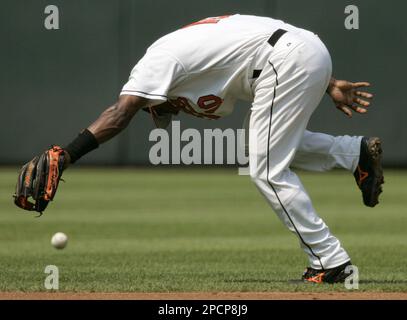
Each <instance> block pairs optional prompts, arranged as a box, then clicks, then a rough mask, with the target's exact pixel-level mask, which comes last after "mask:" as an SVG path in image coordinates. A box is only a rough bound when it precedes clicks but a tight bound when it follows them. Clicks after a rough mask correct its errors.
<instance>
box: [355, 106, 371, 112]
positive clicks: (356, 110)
mask: <svg viewBox="0 0 407 320" xmlns="http://www.w3.org/2000/svg"><path fill="white" fill-rule="evenodd" d="M351 108H352V110H353V111H355V112H357V113H366V112H367V110H366V109H365V108H362V107H359V106H351Z"/></svg>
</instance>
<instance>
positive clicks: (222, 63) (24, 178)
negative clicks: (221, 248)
mask: <svg viewBox="0 0 407 320" xmlns="http://www.w3.org/2000/svg"><path fill="white" fill-rule="evenodd" d="M368 86H369V83H367V82H358V83H352V82H348V81H343V80H335V79H334V78H333V77H332V63H331V58H330V55H329V52H328V50H327V48H326V47H325V46H324V44H323V43H322V41H321V40H320V39H319V38H318V36H317V35H315V34H314V33H312V32H309V31H307V30H304V29H300V28H297V27H295V26H292V25H289V24H286V23H284V22H283V21H279V20H274V19H271V18H266V17H258V16H248V15H239V14H236V15H230V16H220V17H212V18H207V19H204V20H202V21H199V22H196V23H193V24H190V25H188V26H186V27H184V28H182V29H179V30H177V31H175V32H172V33H170V34H168V35H166V36H164V37H162V38H161V39H159V40H157V41H156V42H154V43H153V44H152V45H151V46H150V47H149V48H148V50H147V52H146V54H145V55H144V57H143V58H142V59H141V60H140V61H139V62H138V63H137V65H136V66H135V67H134V69H133V70H132V72H131V74H130V78H129V81H128V82H127V83H126V84H125V85H124V87H123V89H122V91H121V93H120V96H119V98H118V101H117V103H116V104H114V105H113V106H111V107H109V108H107V109H106V110H105V111H104V112H103V113H102V114H101V115H100V117H99V118H98V119H97V120H96V121H95V122H94V123H92V124H91V125H90V126H89V127H88V128H87V129H85V130H83V131H82V132H81V133H80V134H79V136H78V137H77V138H76V139H75V140H74V141H72V142H71V143H70V144H69V145H68V146H66V147H65V148H61V147H58V146H54V147H53V148H51V149H50V150H48V151H47V152H45V153H44V154H43V155H42V156H40V157H36V158H35V159H33V160H32V161H31V162H30V163H28V164H27V165H26V166H24V167H23V170H22V172H21V174H20V178H19V182H18V184H17V190H16V196H15V202H16V204H17V205H18V206H20V207H22V208H24V209H28V210H36V211H39V212H42V211H43V210H44V209H45V207H46V205H47V204H48V202H49V201H50V200H52V198H53V196H54V194H55V191H56V188H57V186H58V181H59V179H60V177H61V174H62V171H63V170H64V169H65V168H66V167H67V166H68V165H69V164H72V163H75V162H76V161H77V160H78V159H79V158H80V157H82V156H83V155H85V154H86V153H88V152H90V151H92V150H93V149H96V148H97V147H98V146H99V145H100V144H102V143H104V142H106V141H108V140H110V139H111V138H113V137H114V136H116V135H117V134H118V133H119V132H120V131H122V130H123V129H124V128H126V126H127V125H128V124H129V122H130V121H131V120H132V118H133V117H134V115H135V114H136V113H137V112H138V111H139V110H141V109H143V110H146V111H148V112H150V113H151V114H152V117H153V119H154V121H155V122H156V125H157V126H158V127H161V128H165V127H166V126H167V125H168V124H169V123H170V121H171V117H172V116H173V115H176V114H177V113H178V112H180V111H183V112H186V113H188V114H190V115H193V116H197V117H201V118H204V119H219V118H221V117H224V116H226V115H228V114H230V113H231V112H232V111H233V107H234V104H235V102H236V101H237V100H245V101H250V102H251V103H252V107H251V110H250V112H251V115H250V120H249V128H250V129H251V130H250V137H249V163H250V175H251V178H252V180H253V181H254V183H255V185H256V186H257V188H258V189H259V190H260V192H261V193H262V194H263V195H264V197H265V199H266V200H267V201H268V203H269V204H270V206H271V207H272V208H273V210H274V211H275V212H276V214H277V215H278V217H279V218H280V219H281V221H282V222H283V223H284V224H285V225H286V226H287V228H288V229H289V230H290V231H292V232H293V233H295V234H296V235H297V236H298V239H299V242H300V245H301V247H302V249H303V250H304V251H305V253H306V254H307V255H308V258H309V264H310V265H309V268H307V270H306V271H305V273H304V274H303V276H302V279H303V280H304V281H309V282H317V283H322V282H327V283H336V282H343V281H344V280H345V278H346V277H347V276H348V274H346V272H345V268H346V267H347V266H348V265H350V264H351V262H350V257H349V255H348V254H347V252H346V251H345V249H344V248H343V247H342V245H341V243H340V242H339V240H338V239H337V238H336V237H335V236H334V235H333V234H332V233H331V232H330V230H329V229H328V227H327V225H326V224H325V223H324V221H323V220H322V219H321V218H320V217H319V216H318V214H317V212H316V211H315V209H314V207H313V205H312V202H311V199H310V197H309V195H308V194H307V192H306V191H305V189H304V187H303V185H302V184H301V181H300V179H299V178H298V176H297V175H296V174H295V173H294V172H293V171H291V169H290V168H292V167H297V168H301V169H304V170H309V171H328V170H331V169H333V168H343V169H345V170H348V171H350V172H351V173H353V174H354V176H355V178H356V182H357V184H358V186H359V188H360V189H361V191H362V195H363V201H364V203H365V205H367V206H370V207H374V206H375V205H376V204H377V203H378V197H379V194H380V193H381V192H382V188H381V185H382V183H383V182H384V181H383V172H382V166H381V154H382V149H381V143H380V140H379V139H378V138H369V137H351V136H338V137H334V136H330V135H327V134H323V133H315V132H310V131H307V130H306V128H307V124H308V121H309V119H310V117H311V115H312V113H313V112H314V110H315V109H316V107H317V106H318V104H319V103H320V101H321V99H322V97H323V96H324V94H325V93H327V94H328V95H330V96H331V98H332V100H333V102H334V104H335V106H336V108H338V109H339V110H341V111H342V112H344V113H345V114H346V115H347V116H348V117H351V116H352V113H353V112H356V113H361V114H363V113H366V112H367V109H366V108H367V107H368V106H369V105H370V102H369V100H370V99H371V98H372V97H373V96H372V94H370V93H367V92H365V91H363V88H365V87H368ZM252 164H255V165H252ZM38 177H39V178H38ZM29 196H31V197H32V198H33V199H34V200H35V203H31V202H29V201H28V197H29Z"/></svg>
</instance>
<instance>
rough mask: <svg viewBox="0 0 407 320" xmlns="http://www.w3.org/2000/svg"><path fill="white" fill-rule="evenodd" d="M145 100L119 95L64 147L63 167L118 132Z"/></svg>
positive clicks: (143, 104)
mask: <svg viewBox="0 0 407 320" xmlns="http://www.w3.org/2000/svg"><path fill="white" fill-rule="evenodd" d="M147 102H148V99H145V98H142V97H138V96H131V95H122V96H120V97H119V100H118V101H117V103H115V104H114V105H113V106H111V107H109V108H107V109H106V110H105V111H104V112H103V113H102V114H101V115H100V116H99V118H98V119H97V120H96V121H95V122H93V123H92V124H91V125H90V126H89V127H88V128H87V129H85V130H83V131H82V132H81V133H80V134H79V136H78V137H77V138H76V139H75V140H74V141H72V142H71V143H70V144H69V145H68V146H67V147H65V148H64V150H65V155H66V159H65V166H64V168H66V167H67V166H68V165H69V164H70V163H74V162H76V161H77V160H78V159H79V158H80V157H82V156H83V155H85V154H86V153H88V152H90V151H92V150H94V149H96V148H97V147H98V146H99V144H102V143H104V142H106V141H108V140H110V139H112V138H113V137H114V136H116V135H117V134H118V133H120V132H121V131H122V130H123V129H125V128H126V127H127V125H128V124H129V122H130V121H131V119H132V118H133V117H134V115H135V114H136V113H137V111H138V110H140V109H141V108H143V107H144V106H145V105H146V104H147Z"/></svg>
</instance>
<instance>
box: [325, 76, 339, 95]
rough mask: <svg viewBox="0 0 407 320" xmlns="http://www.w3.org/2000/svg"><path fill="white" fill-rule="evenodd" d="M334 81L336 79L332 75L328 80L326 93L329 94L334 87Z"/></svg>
mask: <svg viewBox="0 0 407 320" xmlns="http://www.w3.org/2000/svg"><path fill="white" fill-rule="evenodd" d="M336 82H337V80H336V79H335V78H333V77H332V78H331V80H329V84H328V88H327V89H326V93H327V94H329V95H331V92H332V90H333V88H335V87H336Z"/></svg>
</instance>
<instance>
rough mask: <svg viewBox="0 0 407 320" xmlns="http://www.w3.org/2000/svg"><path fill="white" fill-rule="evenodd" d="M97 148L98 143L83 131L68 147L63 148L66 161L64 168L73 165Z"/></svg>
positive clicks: (93, 137) (90, 133)
mask: <svg viewBox="0 0 407 320" xmlns="http://www.w3.org/2000/svg"><path fill="white" fill-rule="evenodd" d="M98 147H99V142H98V141H97V139H96V137H95V136H94V134H93V133H92V132H90V131H89V130H88V129H85V130H83V131H82V132H81V133H80V134H79V135H78V136H77V137H76V138H75V139H74V140H73V141H72V142H71V143H70V144H69V145H68V146H66V147H65V148H64V151H65V155H67V157H66V161H65V165H64V167H67V166H68V165H69V164H71V163H75V162H76V161H77V160H79V159H80V158H81V157H82V156H84V155H85V154H87V153H89V152H91V151H92V150H94V149H96V148H98Z"/></svg>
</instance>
